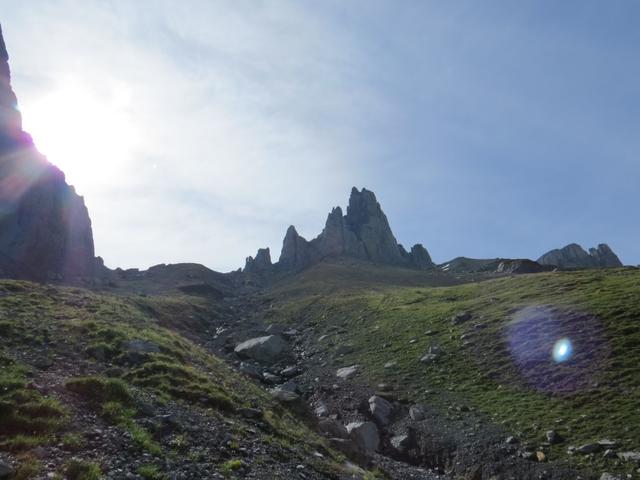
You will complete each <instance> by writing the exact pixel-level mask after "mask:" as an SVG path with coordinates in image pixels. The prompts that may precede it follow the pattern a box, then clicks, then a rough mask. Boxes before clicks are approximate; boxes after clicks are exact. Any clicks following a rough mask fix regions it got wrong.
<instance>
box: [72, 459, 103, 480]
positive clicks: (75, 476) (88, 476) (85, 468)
mask: <svg viewBox="0 0 640 480" xmlns="http://www.w3.org/2000/svg"><path fill="white" fill-rule="evenodd" d="M64 474H65V476H66V478H67V479H68V480H99V479H100V478H101V477H102V470H101V469H100V466H99V465H97V464H96V463H93V462H87V461H84V460H77V459H72V460H70V461H69V462H67V464H66V465H65V468H64Z"/></svg>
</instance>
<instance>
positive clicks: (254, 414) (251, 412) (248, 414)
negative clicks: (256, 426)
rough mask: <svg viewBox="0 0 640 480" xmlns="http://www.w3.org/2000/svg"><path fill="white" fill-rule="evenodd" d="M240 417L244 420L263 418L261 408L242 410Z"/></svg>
mask: <svg viewBox="0 0 640 480" xmlns="http://www.w3.org/2000/svg"><path fill="white" fill-rule="evenodd" d="M240 415H242V416H243V417H244V418H261V417H262V410H260V409H259V408H241V409H240Z"/></svg>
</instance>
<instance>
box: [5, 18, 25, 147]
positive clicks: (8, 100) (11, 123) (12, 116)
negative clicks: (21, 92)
mask: <svg viewBox="0 0 640 480" xmlns="http://www.w3.org/2000/svg"><path fill="white" fill-rule="evenodd" d="M21 132H22V118H21V116H20V112H19V111H18V100H17V98H16V95H15V93H13V89H12V88H11V69H10V68H9V54H8V53H7V47H6V44H5V43H4V37H3V35H2V25H0V135H3V136H7V137H18V136H19V134H20V133H21Z"/></svg>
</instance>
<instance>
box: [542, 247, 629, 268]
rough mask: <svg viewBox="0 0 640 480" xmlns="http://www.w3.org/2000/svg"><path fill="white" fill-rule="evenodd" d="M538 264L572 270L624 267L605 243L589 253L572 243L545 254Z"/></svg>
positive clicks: (591, 249)
mask: <svg viewBox="0 0 640 480" xmlns="http://www.w3.org/2000/svg"><path fill="white" fill-rule="evenodd" d="M538 263H539V264H540V265H550V266H555V267H558V268H570V269H573V268H618V267H622V262H621V261H620V259H619V258H618V256H617V255H616V254H615V253H614V252H613V250H611V248H610V247H609V246H608V245H607V244H604V243H601V244H600V245H598V248H590V249H589V252H588V253H587V252H586V251H585V250H584V249H583V248H582V247H581V246H580V245H578V244H577V243H572V244H570V245H567V246H566V247H564V248H561V249H556V250H551V251H550V252H547V253H545V254H544V255H542V256H541V257H540V258H539V259H538Z"/></svg>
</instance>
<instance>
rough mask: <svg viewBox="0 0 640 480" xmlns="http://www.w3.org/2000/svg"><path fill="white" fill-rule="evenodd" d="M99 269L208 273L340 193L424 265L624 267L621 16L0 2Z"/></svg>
mask: <svg viewBox="0 0 640 480" xmlns="http://www.w3.org/2000/svg"><path fill="white" fill-rule="evenodd" d="M0 12H2V17H1V18H0V22H1V23H2V27H3V30H4V36H5V40H6V43H7V47H8V49H9V54H10V56H11V67H12V70H13V75H14V77H13V78H14V90H16V93H17V95H18V99H19V102H20V104H21V109H22V110H23V113H24V117H25V118H24V124H25V129H26V130H28V131H30V132H31V133H32V134H33V135H34V137H35V141H36V144H37V145H38V146H39V148H40V149H41V150H42V151H43V153H45V154H46V155H48V157H49V159H50V160H51V161H52V162H53V163H56V164H58V165H60V166H61V167H62V168H63V169H64V170H65V172H66V173H67V176H68V179H69V181H70V182H71V183H73V184H74V185H75V186H76V189H77V191H78V192H79V193H80V194H81V195H84V197H85V200H86V203H87V205H88V207H89V211H90V214H91V217H92V220H93V226H94V235H95V242H96V251H97V253H98V254H99V255H101V256H103V257H104V259H105V261H106V263H107V265H108V266H110V267H116V266H122V267H134V266H136V267H148V266H150V265H153V264H157V263H175V262H183V261H194V262H200V263H204V264H205V265H207V266H209V267H211V268H214V269H216V270H221V271H226V270H231V269H235V268H238V267H240V266H242V265H243V264H244V258H245V257H246V256H247V255H253V254H254V253H255V251H256V250H257V248H258V247H264V246H269V247H271V250H272V256H273V257H274V259H277V257H278V256H279V253H280V248H281V245H282V238H283V236H284V233H285V230H286V228H287V226H288V225H290V224H294V225H296V227H297V228H298V231H299V232H300V233H301V234H302V235H304V236H306V237H307V238H311V237H314V236H315V235H317V234H318V233H319V232H320V230H321V229H322V226H323V224H324V221H325V219H326V215H327V213H328V212H329V211H330V209H331V207H333V206H336V205H341V206H343V207H344V206H345V204H346V202H347V198H348V195H349V191H350V189H351V187H352V186H358V187H363V186H364V187H367V188H368V189H371V190H373V191H374V192H376V194H377V196H378V200H379V201H380V202H381V204H382V206H383V208H384V210H385V211H386V213H387V216H388V217H389V220H390V223H391V227H392V229H393V230H394V232H395V234H396V237H397V238H398V241H400V242H401V243H403V244H404V245H405V246H410V245H411V244H413V243H416V242H422V243H423V244H424V245H425V246H426V247H427V248H428V250H429V251H430V252H431V254H432V256H433V257H434V259H435V260H436V261H438V262H444V261H446V260H449V259H451V258H453V257H456V256H459V255H465V256H471V257H497V256H503V257H529V258H534V259H535V258H537V257H538V256H539V255H540V254H542V253H544V252H545V251H547V250H549V249H551V248H556V247H561V246H564V245H566V244H567V243H570V242H578V243H580V244H582V245H583V246H584V247H590V246H595V245H596V244H597V243H600V242H607V243H609V244H610V245H611V247H612V248H613V249H614V250H615V251H616V252H617V253H618V254H619V256H620V257H621V259H622V261H623V262H624V263H627V264H638V263H640V222H638V208H639V206H640V198H639V197H640V158H639V155H638V153H639V152H640V28H638V25H640V2H637V1H635V0H626V1H624V0H616V1H611V2H603V1H589V0H565V1H562V2H559V1H557V0H543V1H525V0H522V1H518V2H513V1H511V0H503V1H483V2H477V1H468V2H467V1H455V2H450V1H438V2H435V1H420V0H414V1H411V0H407V1H402V2H398V1H395V0H388V1H372V0H360V1H355V0H353V1H349V0H347V1H344V0H323V1H311V0H303V1H301V0H291V1H281V0H273V1H259V0H251V1H242V0H229V1H210V0H185V1H181V2H177V1H173V0H166V1H163V0H148V1H146V0H136V1H130V0H121V1H116V0H100V1H91V2H87V1H81V0H76V1H64V0H29V1H28V2H18V1H14V0H0Z"/></svg>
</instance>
